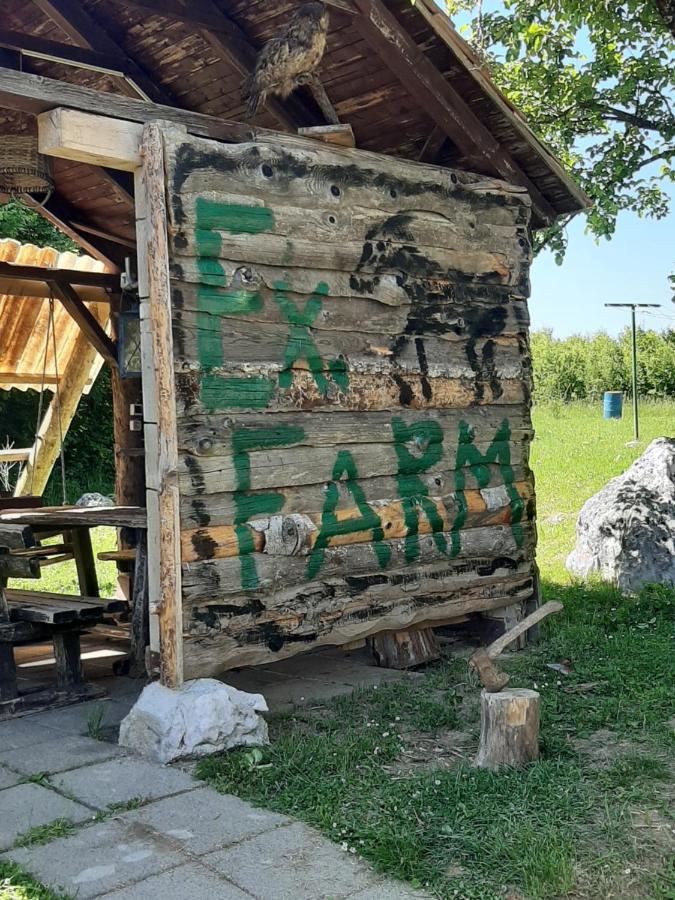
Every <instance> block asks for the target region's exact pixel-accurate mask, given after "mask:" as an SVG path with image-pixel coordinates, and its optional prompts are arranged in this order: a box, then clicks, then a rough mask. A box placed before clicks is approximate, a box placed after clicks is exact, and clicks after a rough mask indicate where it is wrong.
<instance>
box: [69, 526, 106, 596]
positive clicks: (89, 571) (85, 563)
mask: <svg viewBox="0 0 675 900" xmlns="http://www.w3.org/2000/svg"><path fill="white" fill-rule="evenodd" d="M70 543H71V545H72V548H73V556H74V557H75V566H76V568H77V580H78V584H79V586H80V593H81V594H82V595H83V596H84V597H98V596H99V589H98V574H97V572H96V560H95V559H94V550H93V548H92V546H91V533H90V531H89V529H88V528H73V530H72V531H71V532H70Z"/></svg>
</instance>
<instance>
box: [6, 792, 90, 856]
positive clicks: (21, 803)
mask: <svg viewBox="0 0 675 900" xmlns="http://www.w3.org/2000/svg"><path fill="white" fill-rule="evenodd" d="M0 808H1V809H2V815H0V849H2V850H5V849H6V848H7V847H11V846H12V844H13V843H14V841H15V840H16V839H17V838H18V837H19V835H21V834H24V833H25V832H26V831H28V830H29V829H30V828H35V827H36V826H38V825H47V824H48V823H49V822H53V821H54V820H55V819H68V821H70V822H73V823H79V822H85V821H86V820H87V819H91V818H92V816H93V813H92V811H91V810H90V809H87V808H86V807H85V806H81V805H80V804H79V803H74V802H73V801H72V800H68V799H67V798H66V797H61V795H60V794H57V793H56V792H55V791H50V790H49V788H46V787H42V785H40V784H18V785H16V787H11V788H7V790H5V791H2V793H1V794H0Z"/></svg>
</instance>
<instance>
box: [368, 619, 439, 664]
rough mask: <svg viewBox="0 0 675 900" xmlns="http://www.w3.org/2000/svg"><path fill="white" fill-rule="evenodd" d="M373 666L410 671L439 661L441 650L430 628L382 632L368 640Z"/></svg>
mask: <svg viewBox="0 0 675 900" xmlns="http://www.w3.org/2000/svg"><path fill="white" fill-rule="evenodd" d="M368 643H369V645H370V649H371V650H372V653H373V656H374V658H375V664H376V665H378V666H383V667H384V668H387V669H411V668H412V667H413V666H421V665H422V663H427V662H431V661H432V660H434V659H440V656H441V648H440V646H439V643H438V641H437V640H436V635H435V634H434V631H433V629H432V628H419V629H417V630H415V631H383V632H382V633H381V634H376V635H374V636H373V637H371V638H368Z"/></svg>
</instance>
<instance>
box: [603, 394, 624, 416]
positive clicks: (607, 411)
mask: <svg viewBox="0 0 675 900" xmlns="http://www.w3.org/2000/svg"><path fill="white" fill-rule="evenodd" d="M622 413H623V394H622V392H621V391H605V396H604V401H603V405H602V415H603V418H605V419H620V418H621V414H622Z"/></svg>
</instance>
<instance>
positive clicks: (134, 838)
mask: <svg viewBox="0 0 675 900" xmlns="http://www.w3.org/2000/svg"><path fill="white" fill-rule="evenodd" d="M6 858H9V859H11V860H12V861H13V862H16V863H18V865H20V866H21V867H22V868H24V869H25V870H26V871H28V872H30V873H31V875H32V876H33V877H34V878H36V879H37V880H38V881H41V882H42V883H43V884H46V885H47V886H48V887H50V888H52V890H55V891H62V892H64V893H66V894H67V895H68V896H71V897H77V900H88V898H89V897H95V896H98V895H99V894H104V893H106V892H109V891H113V890H115V889H116V888H120V887H124V886H125V885H128V884H131V883H133V882H136V881H139V880H140V879H142V878H146V877H148V876H149V875H155V874H156V873H158V872H162V871H164V870H165V869H171V868H174V867H175V866H177V865H179V864H181V863H183V862H185V859H184V857H183V856H181V854H180V853H179V852H178V851H177V850H176V849H175V847H174V845H173V842H170V841H167V840H166V839H165V838H163V837H162V836H161V835H157V834H154V833H152V831H151V830H150V829H145V828H143V827H138V826H137V827H132V826H129V827H124V826H123V825H121V824H120V823H119V822H118V821H117V820H115V821H107V822H99V823H97V824H96V825H91V826H90V827H89V828H82V829H81V830H80V831H78V832H77V833H76V834H73V835H71V836H70V837H66V838H59V839H58V840H56V841H51V842H50V843H49V844H44V845H43V846H34V847H26V848H24V849H20V850H12V851H10V852H9V853H8V854H7V857H6ZM145 896H148V895H145ZM187 896H188V895H187V894H186V897H187ZM148 900H150V898H149V897H148Z"/></svg>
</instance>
